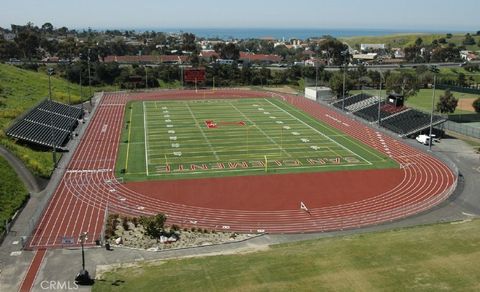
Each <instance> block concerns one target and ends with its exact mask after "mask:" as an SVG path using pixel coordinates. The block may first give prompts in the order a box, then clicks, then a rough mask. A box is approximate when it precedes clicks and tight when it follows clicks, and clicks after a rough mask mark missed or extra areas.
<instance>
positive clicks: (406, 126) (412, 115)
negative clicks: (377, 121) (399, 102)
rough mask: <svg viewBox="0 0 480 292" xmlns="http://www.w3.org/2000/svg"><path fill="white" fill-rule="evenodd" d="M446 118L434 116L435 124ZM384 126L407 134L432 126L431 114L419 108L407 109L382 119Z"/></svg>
mask: <svg viewBox="0 0 480 292" xmlns="http://www.w3.org/2000/svg"><path fill="white" fill-rule="evenodd" d="M444 121H445V119H444V118H443V117H441V116H436V115H434V116H433V125H434V126H435V125H437V124H441V123H443V122H444ZM382 126H383V127H385V128H387V129H389V130H391V131H393V132H395V133H397V134H399V135H401V136H407V135H410V134H413V133H416V132H419V131H421V130H424V129H426V128H428V127H429V126H430V114H427V113H424V112H421V111H418V110H414V109H411V110H406V111H403V112H402V113H400V114H398V115H395V116H392V117H391V118H388V119H385V120H383V121H382Z"/></svg>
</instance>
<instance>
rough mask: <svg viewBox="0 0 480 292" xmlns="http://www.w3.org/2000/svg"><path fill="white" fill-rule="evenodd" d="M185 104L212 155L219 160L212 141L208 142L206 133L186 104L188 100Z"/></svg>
mask: <svg viewBox="0 0 480 292" xmlns="http://www.w3.org/2000/svg"><path fill="white" fill-rule="evenodd" d="M185 105H186V106H187V108H188V111H189V112H190V115H191V116H192V118H193V120H194V121H195V124H196V125H197V127H198V129H199V130H200V132H201V133H202V136H203V138H204V139H205V141H206V142H207V144H208V146H209V147H210V150H211V151H212V153H213V155H214V156H215V158H216V159H217V161H218V160H220V157H218V155H217V151H215V149H213V146H212V143H210V141H209V140H208V138H207V135H205V132H203V129H202V126H200V124H199V123H198V121H197V118H195V115H194V114H193V112H192V109H191V108H190V105H189V104H188V102H185Z"/></svg>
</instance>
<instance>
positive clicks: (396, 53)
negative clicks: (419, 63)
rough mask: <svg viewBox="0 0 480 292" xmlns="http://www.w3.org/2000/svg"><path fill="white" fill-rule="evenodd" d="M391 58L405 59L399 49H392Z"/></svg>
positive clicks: (403, 53)
mask: <svg viewBox="0 0 480 292" xmlns="http://www.w3.org/2000/svg"><path fill="white" fill-rule="evenodd" d="M392 51H393V56H395V59H403V58H405V52H404V51H403V50H402V49H401V48H392Z"/></svg>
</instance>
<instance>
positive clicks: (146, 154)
mask: <svg viewBox="0 0 480 292" xmlns="http://www.w3.org/2000/svg"><path fill="white" fill-rule="evenodd" d="M142 104H143V134H144V139H145V171H146V173H147V176H148V175H149V174H148V146H147V112H146V110H145V102H144V101H143V102H142Z"/></svg>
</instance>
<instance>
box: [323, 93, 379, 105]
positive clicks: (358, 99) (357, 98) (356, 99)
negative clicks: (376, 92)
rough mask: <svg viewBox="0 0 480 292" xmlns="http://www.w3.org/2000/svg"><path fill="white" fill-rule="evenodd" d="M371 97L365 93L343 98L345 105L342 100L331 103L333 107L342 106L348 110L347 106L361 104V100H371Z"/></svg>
mask: <svg viewBox="0 0 480 292" xmlns="http://www.w3.org/2000/svg"><path fill="white" fill-rule="evenodd" d="M371 97H372V96H371V95H369V94H366V93H359V94H355V95H352V96H349V97H345V103H343V99H340V100H338V101H336V102H334V103H333V106H334V107H336V108H340V109H341V108H342V106H345V109H348V107H349V106H351V105H354V104H356V103H358V102H361V101H363V100H367V99H369V98H371Z"/></svg>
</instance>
